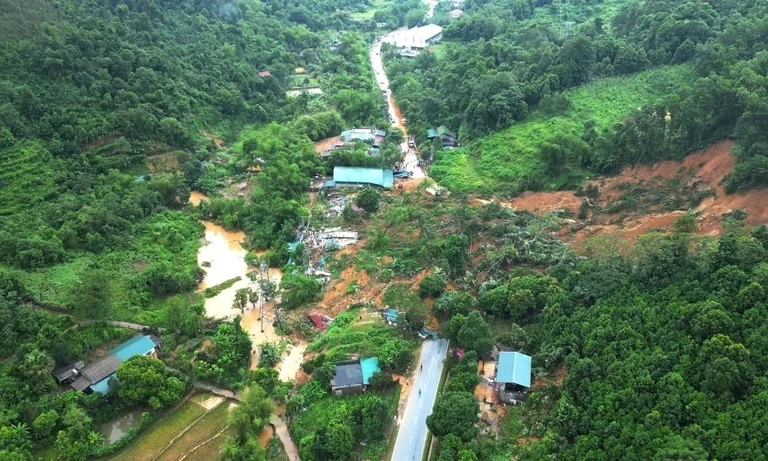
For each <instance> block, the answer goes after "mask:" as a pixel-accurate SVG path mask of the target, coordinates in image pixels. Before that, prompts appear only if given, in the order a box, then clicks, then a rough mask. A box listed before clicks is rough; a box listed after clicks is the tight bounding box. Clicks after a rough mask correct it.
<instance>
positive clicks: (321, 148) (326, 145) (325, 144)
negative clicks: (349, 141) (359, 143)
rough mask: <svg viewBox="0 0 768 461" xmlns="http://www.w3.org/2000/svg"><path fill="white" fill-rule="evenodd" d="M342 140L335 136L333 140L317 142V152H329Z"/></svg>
mask: <svg viewBox="0 0 768 461" xmlns="http://www.w3.org/2000/svg"><path fill="white" fill-rule="evenodd" d="M340 139H341V136H333V137H332V138H325V139H321V140H319V141H317V142H316V143H315V152H317V153H318V154H319V153H321V152H325V151H327V150H328V149H330V148H331V146H333V145H334V144H335V143H336V141H339V140H340Z"/></svg>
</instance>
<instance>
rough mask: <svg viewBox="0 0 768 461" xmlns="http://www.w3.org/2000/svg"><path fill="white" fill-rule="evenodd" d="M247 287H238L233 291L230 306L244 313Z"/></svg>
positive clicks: (246, 301) (246, 304)
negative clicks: (233, 295) (233, 296)
mask: <svg viewBox="0 0 768 461" xmlns="http://www.w3.org/2000/svg"><path fill="white" fill-rule="evenodd" d="M248 297H249V296H248V289H247V288H240V289H238V290H237V291H236V292H235V298H234V299H233V300H232V308H233V309H237V310H239V311H240V313H241V314H245V308H246V307H248Z"/></svg>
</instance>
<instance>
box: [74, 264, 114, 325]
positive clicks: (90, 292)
mask: <svg viewBox="0 0 768 461" xmlns="http://www.w3.org/2000/svg"><path fill="white" fill-rule="evenodd" d="M74 304H75V309H77V311H78V313H79V314H80V315H81V316H83V317H85V318H89V319H103V318H105V317H108V316H109V313H110V311H111V306H112V280H111V278H110V276H109V275H108V274H107V273H106V272H105V271H101V270H98V269H96V270H90V271H88V272H86V273H84V274H83V275H82V276H81V277H80V282H79V286H78V288H77V290H76V291H75V303H74Z"/></svg>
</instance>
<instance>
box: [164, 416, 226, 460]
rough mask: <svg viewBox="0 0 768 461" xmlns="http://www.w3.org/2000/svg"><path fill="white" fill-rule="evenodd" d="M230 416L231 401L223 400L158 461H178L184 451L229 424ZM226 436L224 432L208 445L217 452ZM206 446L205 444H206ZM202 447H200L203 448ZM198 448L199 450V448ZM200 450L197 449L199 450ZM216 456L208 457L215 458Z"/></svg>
mask: <svg viewBox="0 0 768 461" xmlns="http://www.w3.org/2000/svg"><path fill="white" fill-rule="evenodd" d="M228 416H229V403H228V402H223V403H221V404H219V406H217V407H216V408H214V409H213V410H211V411H209V412H208V414H206V415H205V416H204V417H203V419H201V420H200V421H198V422H197V424H195V425H194V426H192V428H190V429H189V430H188V431H187V432H186V433H184V435H182V436H181V437H179V439H177V440H176V441H175V442H174V443H173V445H171V447H170V448H169V449H168V450H167V451H166V452H165V453H163V454H162V455H161V456H160V457H159V458H157V459H158V461H176V460H177V459H179V458H181V456H182V455H184V453H185V452H186V451H187V450H189V449H191V448H193V447H195V446H196V445H198V444H200V443H202V442H204V441H205V440H208V439H209V438H210V437H212V436H214V435H215V434H217V433H218V432H219V431H221V430H222V429H224V428H225V427H226V426H227V417H228ZM225 438H226V436H224V435H223V434H222V435H220V436H218V437H217V438H216V439H214V440H212V441H211V442H208V443H207V444H206V445H210V447H208V448H210V449H211V451H212V452H214V453H217V452H218V450H220V449H221V445H222V443H223V442H224V439H225ZM204 446H205V445H204ZM202 448H203V447H200V448H199V449H202ZM199 449H198V450H199ZM198 450H195V452H197V451H198ZM215 458H216V456H213V457H212V458H208V459H215Z"/></svg>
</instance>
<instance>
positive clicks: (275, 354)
mask: <svg viewBox="0 0 768 461" xmlns="http://www.w3.org/2000/svg"><path fill="white" fill-rule="evenodd" d="M259 348H260V350H261V352H260V354H259V366H260V367H265V368H272V367H274V366H275V365H277V363H278V362H279V361H280V351H279V350H278V349H277V346H275V345H274V344H272V343H264V344H262V345H261V346H259Z"/></svg>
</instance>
